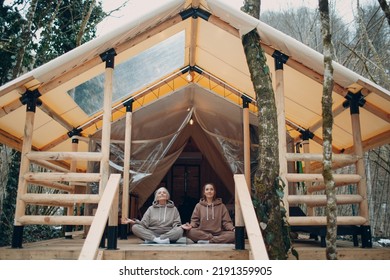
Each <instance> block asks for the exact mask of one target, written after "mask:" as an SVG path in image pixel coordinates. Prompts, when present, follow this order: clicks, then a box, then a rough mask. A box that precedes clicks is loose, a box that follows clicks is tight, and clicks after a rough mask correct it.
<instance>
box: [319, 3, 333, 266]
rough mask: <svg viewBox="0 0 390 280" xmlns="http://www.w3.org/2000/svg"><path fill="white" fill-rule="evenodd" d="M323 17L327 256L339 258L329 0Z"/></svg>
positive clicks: (322, 5)
mask: <svg viewBox="0 0 390 280" xmlns="http://www.w3.org/2000/svg"><path fill="white" fill-rule="evenodd" d="M318 3H319V10H320V17H321V33H322V41H323V46H324V86H323V91H322V135H323V156H324V159H323V172H322V175H323V176H324V183H325V186H326V198H327V204H326V213H327V215H326V216H327V233H326V258H327V259H328V260H335V259H337V251H336V238H337V204H336V193H335V184H334V180H333V172H332V129H333V113H332V103H333V100H332V91H333V66H332V58H333V45H332V37H331V34H330V18H329V4H328V0H319V2H318Z"/></svg>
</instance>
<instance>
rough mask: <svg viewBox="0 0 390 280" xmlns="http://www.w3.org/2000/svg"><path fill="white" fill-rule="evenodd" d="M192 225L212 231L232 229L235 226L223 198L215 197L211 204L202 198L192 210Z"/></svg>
mask: <svg viewBox="0 0 390 280" xmlns="http://www.w3.org/2000/svg"><path fill="white" fill-rule="evenodd" d="M191 226H192V227H193V228H199V229H200V230H204V231H207V232H210V233H219V232H221V231H224V230H228V231H230V230H232V229H233V228H234V226H233V222H232V219H231V218H230V215H229V212H228V210H227V208H226V206H225V204H223V203H222V199H221V198H217V199H215V200H214V201H213V203H212V204H210V205H208V204H207V202H206V201H205V200H204V199H203V198H202V199H201V200H200V201H199V203H198V204H196V206H195V209H194V211H193V212H192V216H191Z"/></svg>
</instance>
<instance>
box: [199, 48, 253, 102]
mask: <svg viewBox="0 0 390 280" xmlns="http://www.w3.org/2000/svg"><path fill="white" fill-rule="evenodd" d="M197 64H198V65H199V66H200V67H201V68H202V69H207V71H208V72H211V73H213V75H214V76H217V77H219V79H221V80H222V81H224V82H228V83H229V84H230V85H233V86H234V87H235V88H236V89H238V90H240V91H241V92H245V93H247V95H248V96H250V97H252V98H254V99H255V96H254V94H253V92H254V90H253V84H252V82H251V80H250V78H249V77H248V76H246V75H244V74H243V73H242V72H239V71H235V69H234V67H233V66H231V65H228V64H225V63H223V62H222V61H221V60H220V59H219V58H217V57H215V56H213V55H211V54H210V53H207V52H206V51H204V50H202V49H199V50H198V61H197Z"/></svg>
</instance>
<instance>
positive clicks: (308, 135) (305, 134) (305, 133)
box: [298, 129, 314, 140]
mask: <svg viewBox="0 0 390 280" xmlns="http://www.w3.org/2000/svg"><path fill="white" fill-rule="evenodd" d="M298 131H299V133H301V139H302V140H309V139H313V138H314V133H313V132H311V131H310V130H309V129H298Z"/></svg>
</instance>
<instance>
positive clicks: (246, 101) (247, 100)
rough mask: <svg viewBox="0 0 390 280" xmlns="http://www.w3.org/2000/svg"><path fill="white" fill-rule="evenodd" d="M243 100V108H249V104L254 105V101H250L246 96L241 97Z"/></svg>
mask: <svg viewBox="0 0 390 280" xmlns="http://www.w3.org/2000/svg"><path fill="white" fill-rule="evenodd" d="M241 99H242V108H249V104H250V103H252V99H250V98H249V97H248V96H246V95H241Z"/></svg>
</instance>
